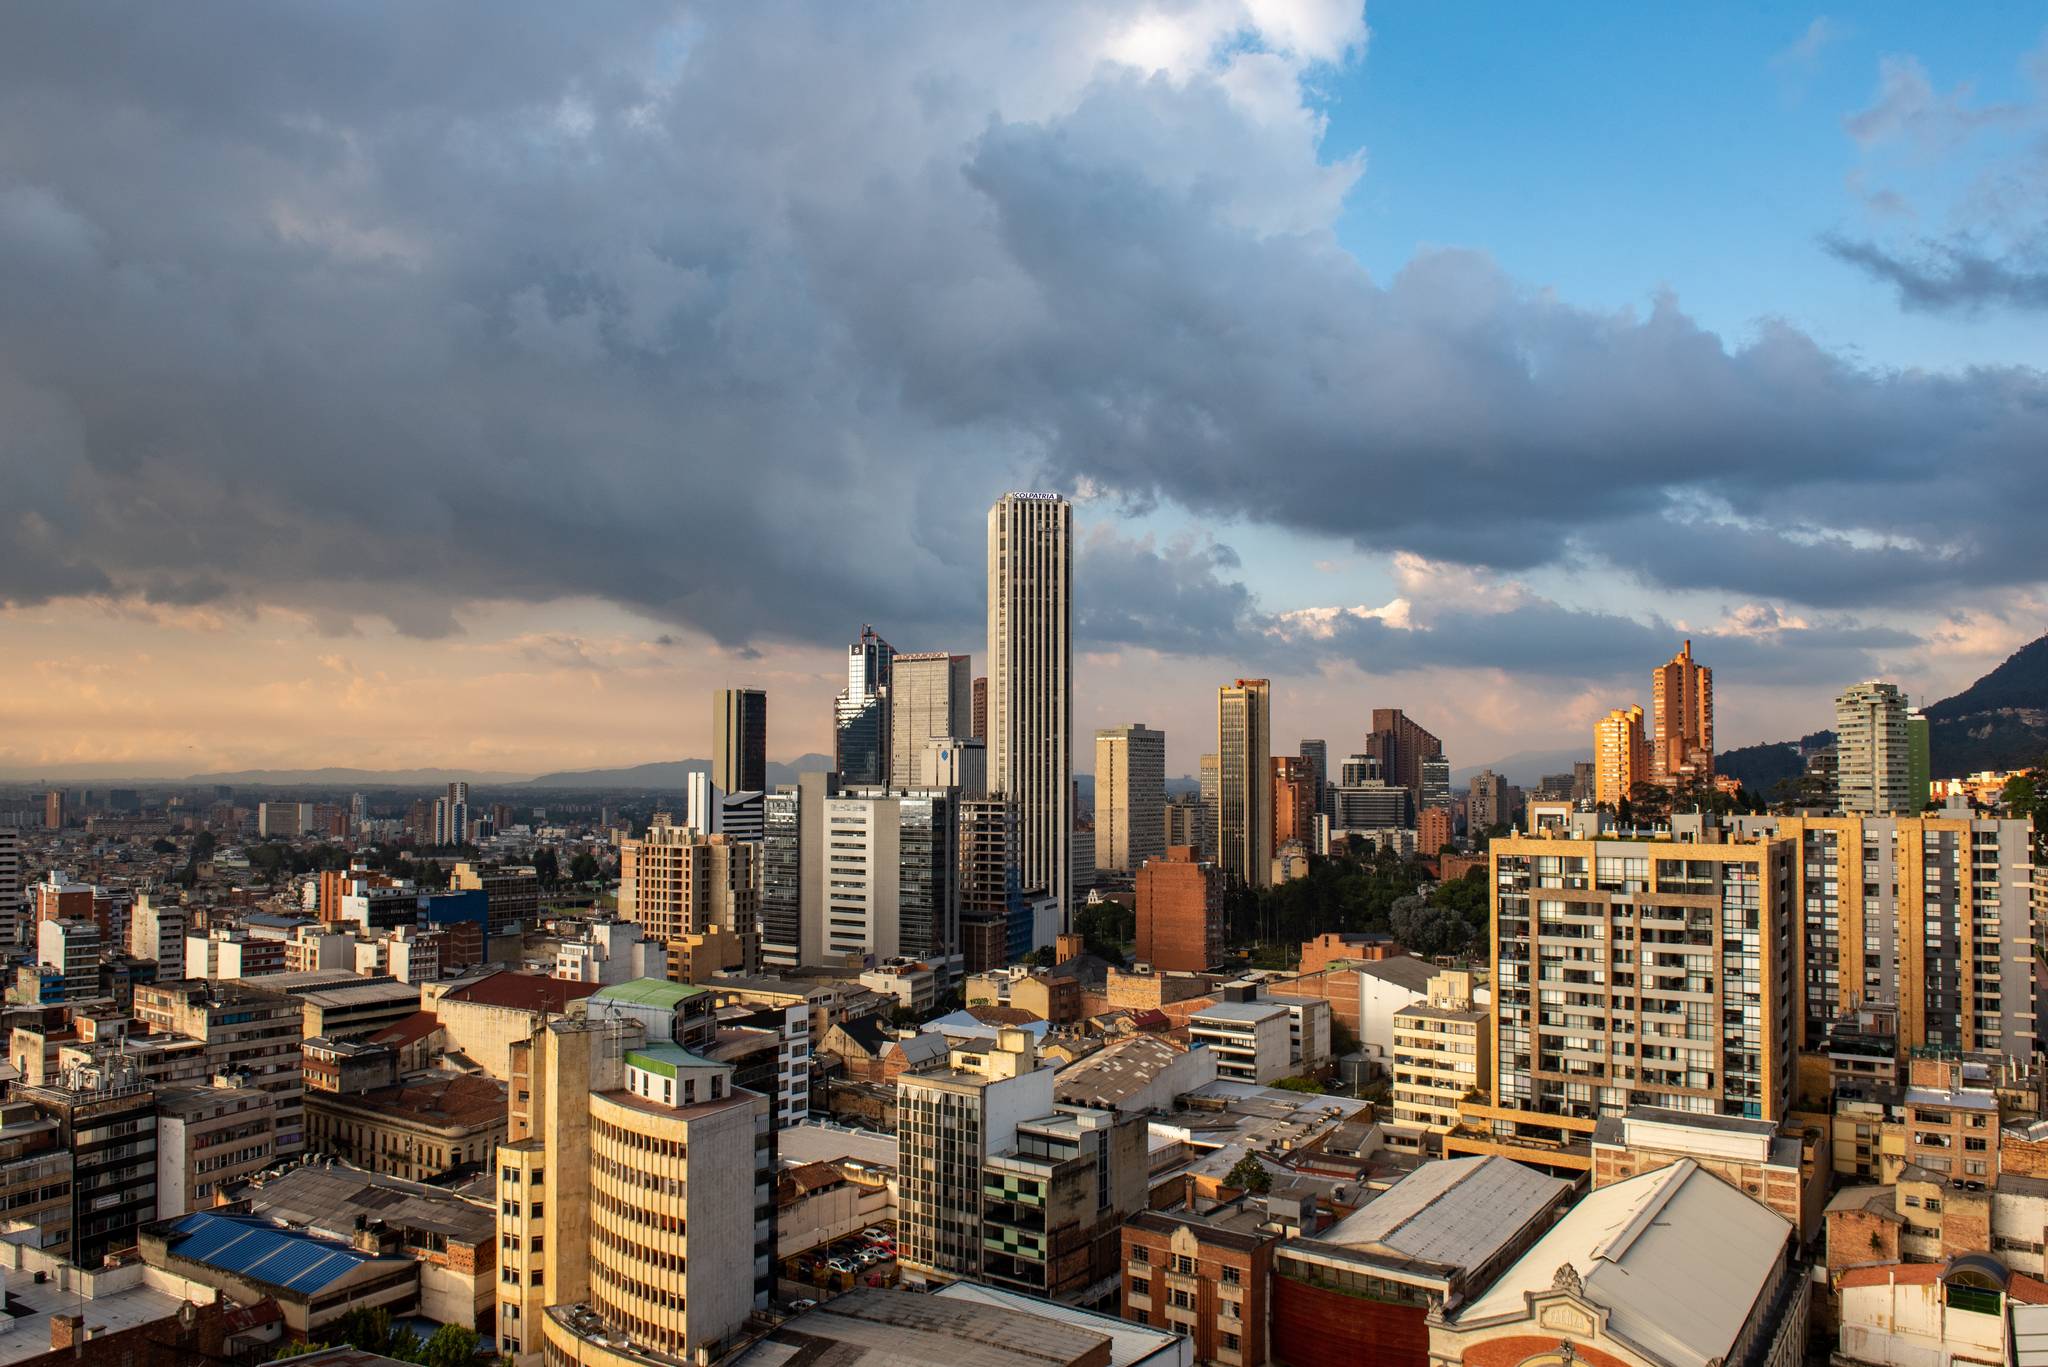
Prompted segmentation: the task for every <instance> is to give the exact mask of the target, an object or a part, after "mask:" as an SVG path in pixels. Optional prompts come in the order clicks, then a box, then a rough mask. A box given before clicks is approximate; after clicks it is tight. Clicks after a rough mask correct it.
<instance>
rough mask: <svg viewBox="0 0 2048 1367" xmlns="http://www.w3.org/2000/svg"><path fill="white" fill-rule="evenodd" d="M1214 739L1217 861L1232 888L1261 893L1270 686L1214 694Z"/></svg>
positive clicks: (1269, 812) (1269, 862) (1243, 682)
mask: <svg viewBox="0 0 2048 1367" xmlns="http://www.w3.org/2000/svg"><path fill="white" fill-rule="evenodd" d="M1216 735H1217V760H1216V851H1217V859H1216V862H1217V864H1218V865H1219V866H1220V867H1221V868H1222V870H1223V873H1224V876H1225V877H1226V878H1228V879H1230V880H1231V881H1232V882H1233V883H1235V884H1237V885H1239V886H1242V887H1254V888H1263V887H1266V886H1268V885H1270V884H1271V882H1272V879H1273V784H1272V779H1271V773H1272V758H1273V755H1272V751H1273V706H1272V688H1271V685H1270V684H1268V683H1267V681H1266V680H1264V679H1239V680H1237V681H1236V682H1235V683H1228V684H1225V685H1223V686H1222V687H1221V688H1219V689H1217V690H1216Z"/></svg>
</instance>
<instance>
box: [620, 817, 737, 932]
mask: <svg viewBox="0 0 2048 1367" xmlns="http://www.w3.org/2000/svg"><path fill="white" fill-rule="evenodd" d="M759 859H760V851H759V850H758V849H757V848H756V847H755V846H754V845H753V844H752V843H751V842H749V841H744V840H734V839H731V838H729V837H727V836H723V835H704V834H701V833H700V832H698V831H697V830H695V829H693V828H692V827H689V826H679V825H676V824H675V823H674V822H673V821H672V820H671V818H670V817H669V814H668V813H667V812H657V813H655V816H654V822H653V824H652V825H651V826H649V827H648V830H647V834H646V835H645V836H643V837H641V838H640V839H638V840H628V841H625V842H624V843H622V844H621V845H620V847H619V915H621V916H622V917H624V918H626V919H627V920H629V921H637V922H639V923H640V925H641V926H642V927H643V928H644V929H645V932H646V935H647V938H648V939H650V940H658V941H660V942H661V943H662V944H665V945H672V944H676V943H678V942H680V941H682V940H684V939H687V938H688V937H689V936H692V935H702V934H704V933H705V932H707V931H709V930H710V929H711V928H712V927H713V926H716V927H717V928H718V929H719V930H722V931H726V932H729V933H731V934H734V935H741V936H747V935H757V934H759V933H760V920H761V869H760V866H759Z"/></svg>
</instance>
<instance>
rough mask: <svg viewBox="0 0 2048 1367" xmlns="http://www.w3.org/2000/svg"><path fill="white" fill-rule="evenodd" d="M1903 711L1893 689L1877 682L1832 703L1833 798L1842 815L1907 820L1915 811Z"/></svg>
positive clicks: (1862, 685) (1847, 691)
mask: <svg viewBox="0 0 2048 1367" xmlns="http://www.w3.org/2000/svg"><path fill="white" fill-rule="evenodd" d="M1907 710H1908V709H1907V706H1906V695H1905V694H1904V693H1901V692H1900V691H1899V686H1898V685H1897V684H1893V683H1880V682H1878V681H1877V680H1875V679H1872V680H1870V681H1869V682H1867V683H1859V684H1855V685H1853V686H1851V687H1849V688H1847V689H1844V690H1843V691H1842V693H1841V695H1840V696H1839V697H1837V698H1836V699H1835V764H1836V769H1835V793H1836V805H1837V806H1839V807H1840V808H1841V810H1842V811H1844V812H1848V813H1854V814H1858V815H1864V816H1890V815H1894V814H1898V815H1907V816H1910V815H1912V814H1913V813H1914V812H1916V811H1917V810H1918V807H1919V804H1918V803H1917V802H1916V801H1915V800H1914V794H1913V791H1912V787H1913V785H1912V781H1911V779H1912V775H1911V755H1910V753H1909V747H1908V742H1907V733H1906V713H1907Z"/></svg>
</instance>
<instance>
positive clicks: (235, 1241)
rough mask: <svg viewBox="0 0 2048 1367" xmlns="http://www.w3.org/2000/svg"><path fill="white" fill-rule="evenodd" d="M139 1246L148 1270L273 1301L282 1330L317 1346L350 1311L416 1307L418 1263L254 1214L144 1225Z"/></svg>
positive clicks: (397, 1311)
mask: <svg viewBox="0 0 2048 1367" xmlns="http://www.w3.org/2000/svg"><path fill="white" fill-rule="evenodd" d="M141 1250H142V1260H143V1261H144V1262H145V1263H147V1264H148V1265H149V1266H150V1267H153V1268H157V1269H159V1270H160V1271H163V1272H167V1273H170V1274H172V1275H173V1276H176V1277H181V1278H183V1279H184V1280H186V1281H188V1282H196V1283H197V1284H199V1285H201V1286H210V1287H212V1288H213V1289H214V1290H215V1291H217V1292H220V1293H222V1294H224V1295H227V1296H230V1297H232V1298H234V1299H235V1300H238V1301H240V1302H242V1303H243V1304H244V1305H253V1304H256V1303H257V1302H259V1301H263V1300H271V1301H275V1302H276V1303H277V1306H278V1308H279V1309H280V1310H282V1311H283V1312H284V1323H285V1328H286V1330H287V1331H288V1332H289V1333H290V1334H291V1335H292V1336H293V1337H296V1338H300V1339H306V1340H310V1341H312V1342H316V1343H317V1342H319V1341H320V1340H321V1338H322V1337H323V1335H322V1331H323V1330H325V1329H328V1328H329V1327H330V1326H332V1325H333V1324H334V1322H335V1321H337V1320H339V1319H340V1318H341V1317H342V1316H344V1315H346V1314H347V1313H348V1312H349V1311H351V1310H356V1309H369V1310H384V1311H387V1312H389V1313H390V1314H391V1315H392V1316H393V1317H394V1318H396V1317H398V1316H401V1315H405V1314H409V1313H411V1312H412V1311H414V1310H417V1309H418V1308H419V1304H420V1271H419V1265H418V1264H417V1263H415V1262H414V1261H413V1260H412V1259H411V1258H407V1257H403V1256H397V1255H391V1256H386V1255H383V1254H379V1253H372V1252H367V1251H365V1250H363V1249H359V1248H356V1247H355V1246H354V1245H353V1244H351V1243H348V1242H346V1241H344V1240H341V1239H325V1238H322V1237H320V1236H319V1235H317V1234H310V1233H307V1232H306V1231H304V1230H298V1229H291V1228H288V1227H286V1226H284V1225H278V1224H273V1223H272V1222H271V1221H270V1220H268V1219H265V1218H263V1217H261V1216H256V1215H246V1214H234V1213H231V1212H221V1211H210V1210H201V1211H194V1212H192V1213H191V1214H189V1215H181V1216H178V1217H177V1218H176V1219H171V1220H158V1221H156V1222H154V1223H151V1224H148V1225H145V1226H143V1228H142V1231H141Z"/></svg>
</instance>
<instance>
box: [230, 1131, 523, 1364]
mask: <svg viewBox="0 0 2048 1367" xmlns="http://www.w3.org/2000/svg"><path fill="white" fill-rule="evenodd" d="M227 1194H228V1195H229V1196H231V1197H232V1198H233V1199H234V1201H235V1202H236V1205H237V1208H238V1209H246V1210H247V1211H248V1212H249V1213H250V1214H252V1215H260V1216H263V1217H265V1218H267V1219H272V1220H282V1221H283V1222H285V1223H286V1224H288V1225H291V1226H294V1227H296V1228H300V1229H305V1230H308V1231H310V1232H312V1233H314V1234H318V1235H322V1236H324V1237H326V1238H329V1239H338V1240H344V1241H350V1242H355V1241H357V1240H358V1238H359V1237H360V1244H359V1245H358V1246H359V1247H362V1248H364V1249H365V1250H366V1251H369V1250H373V1251H375V1252H377V1253H378V1254H380V1255H386V1256H389V1255H397V1254H402V1255H404V1256H406V1257H409V1258H411V1259H412V1260H413V1261H414V1262H416V1263H418V1264H419V1269H420V1305H419V1313H420V1315H421V1317H422V1318H424V1319H429V1320H433V1321H435V1322H437V1323H440V1324H459V1325H462V1326H464V1327H466V1328H474V1329H477V1330H479V1331H480V1332H483V1333H486V1334H488V1333H489V1332H490V1331H491V1308H492V1305H493V1303H494V1301H495V1299H496V1295H497V1280H498V1274H497V1261H498V1260H497V1247H498V1226H497V1210H496V1208H495V1207H494V1206H493V1205H492V1204H491V1203H490V1202H488V1201H480V1200H476V1199H474V1198H471V1197H468V1196H462V1195H458V1194H457V1193H455V1192H452V1191H449V1190H447V1189H446V1188H444V1187H432V1186H427V1185H425V1184H423V1183H419V1182H407V1181H402V1180H400V1179H398V1178H394V1177H389V1176H384V1175H381V1174H374V1173H371V1172H370V1171H368V1170H367V1169H364V1168H359V1167H355V1166H353V1165H351V1164H348V1163H344V1162H340V1161H339V1160H336V1159H332V1158H330V1159H328V1160H326V1161H325V1162H322V1163H305V1164H298V1165H295V1166H292V1167H288V1168H284V1169H282V1170H280V1171H277V1172H271V1173H266V1174H263V1175H261V1176H258V1177H256V1178H254V1179H252V1180H250V1181H248V1182H245V1183H242V1184H240V1185H238V1186H235V1187H233V1188H230V1189H229V1191H228V1193H227Z"/></svg>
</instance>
